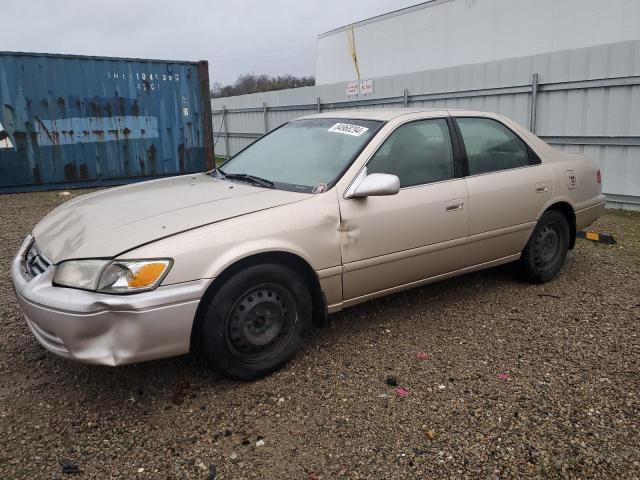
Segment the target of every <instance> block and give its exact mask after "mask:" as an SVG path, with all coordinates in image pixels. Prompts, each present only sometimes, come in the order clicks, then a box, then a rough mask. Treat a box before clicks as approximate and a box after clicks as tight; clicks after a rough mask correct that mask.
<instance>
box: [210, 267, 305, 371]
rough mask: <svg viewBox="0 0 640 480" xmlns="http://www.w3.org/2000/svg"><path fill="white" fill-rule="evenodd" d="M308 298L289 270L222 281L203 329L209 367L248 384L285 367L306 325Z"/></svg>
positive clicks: (256, 271) (258, 271)
mask: <svg viewBox="0 0 640 480" xmlns="http://www.w3.org/2000/svg"><path fill="white" fill-rule="evenodd" d="M311 320H312V302H311V294H310V292H309V289H308V288H307V286H306V284H305V282H304V280H303V278H302V277H301V276H300V275H299V274H298V273H297V272H295V271H294V270H292V269H290V268H287V267H284V266H281V265H273V264H262V265H253V266H250V267H247V268H246V269H244V270H242V271H240V272H238V273H237V274H236V275H234V276H233V277H231V278H230V279H229V280H227V281H226V282H225V283H224V285H222V287H221V288H220V289H219V290H218V292H217V293H216V294H215V296H214V298H213V299H212V301H211V303H210V305H209V308H208V311H207V313H206V317H205V320H204V325H203V329H202V348H203V353H204V355H205V356H206V358H207V360H208V362H209V364H210V365H211V367H212V368H213V369H214V370H216V371H218V372H219V373H220V374H222V375H223V376H225V377H229V378H234V379H239V380H250V379H254V378H257V377H260V376H263V375H266V374H268V373H270V372H272V371H274V370H276V369H277V368H279V367H280V366H282V365H283V364H284V363H286V362H287V361H288V360H289V359H290V358H291V357H292V356H293V355H294V354H295V353H296V352H297V351H298V350H299V349H300V347H301V346H302V341H303V338H304V336H305V335H306V333H307V332H308V330H309V328H310V326H311Z"/></svg>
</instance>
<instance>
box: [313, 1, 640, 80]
mask: <svg viewBox="0 0 640 480" xmlns="http://www.w3.org/2000/svg"><path fill="white" fill-rule="evenodd" d="M351 35H353V40H354V42H353V43H354V45H350V42H349V36H351ZM625 40H640V1H639V0H431V1H429V2H424V3H421V4H419V5H415V6H412V7H408V8H404V9H401V10H397V11H394V12H390V13H387V14H384V15H380V16H377V17H373V18H370V19H367V20H363V21H360V22H356V23H354V24H353V25H350V26H344V27H340V28H337V29H335V30H332V31H330V32H327V33H323V34H322V35H320V36H319V37H318V44H317V57H316V81H317V84H328V83H336V82H345V81H350V80H357V79H358V77H357V73H356V69H355V65H354V61H353V58H352V53H353V50H354V48H353V46H355V52H356V56H357V63H358V67H359V70H360V77H361V78H362V79H366V78H377V77H383V76H389V75H395V74H401V73H411V72H417V71H422V70H433V69H439V68H446V67H452V66H457V65H466V64H472V63H482V62H489V61H492V60H501V59H505V58H515V57H524V56H528V55H536V54H539V53H548V52H553V51H558V50H566V49H576V48H582V47H589V46H594V45H602V44H608V43H616V42H621V41H625Z"/></svg>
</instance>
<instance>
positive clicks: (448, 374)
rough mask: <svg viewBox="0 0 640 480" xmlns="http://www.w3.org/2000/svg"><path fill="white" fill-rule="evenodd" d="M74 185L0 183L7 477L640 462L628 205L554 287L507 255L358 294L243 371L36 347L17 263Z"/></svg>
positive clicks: (572, 471) (340, 474)
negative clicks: (261, 370) (287, 353)
mask: <svg viewBox="0 0 640 480" xmlns="http://www.w3.org/2000/svg"><path fill="white" fill-rule="evenodd" d="M75 195H77V193H76V192H74V196H75ZM66 198H70V197H58V196H57V195H56V193H55V192H49V193H37V194H21V195H5V196H0V225H2V229H1V231H0V242H1V244H2V245H3V249H2V252H1V259H0V260H1V262H0V319H1V324H0V378H1V379H2V380H1V383H0V478H2V479H13V478H30V479H31V478H61V477H62V478H100V479H106V478H209V479H211V478H269V479H274V478H293V479H322V478H326V479H329V478H331V479H333V478H349V479H356V478H460V477H465V478H507V477H551V478H564V477H569V478H571V477H573V478H639V477H640V463H639V462H640V436H639V434H638V431H639V430H640V400H639V395H640V374H639V365H640V363H639V362H640V339H639V331H640V329H639V327H638V321H639V320H640V288H639V287H638V285H640V216H638V215H637V214H636V215H633V214H629V213H626V214H625V213H614V212H609V213H607V214H606V215H605V216H604V217H603V218H602V219H601V220H600V221H598V223H597V224H596V225H595V226H594V229H596V230H599V231H603V232H608V233H611V234H613V235H614V236H615V237H616V239H617V241H618V244H617V245H616V246H609V245H604V244H596V243H591V242H588V241H584V240H583V241H579V242H578V245H577V248H576V249H575V250H574V251H573V252H571V253H570V254H569V257H568V260H567V264H566V265H565V268H564V270H563V272H562V274H561V276H560V277H559V278H558V279H556V280H555V281H553V282H551V283H549V284H546V285H529V284H525V283H522V282H520V281H519V280H518V279H517V276H516V275H514V273H513V270H512V268H509V267H501V268H496V269H492V270H489V271H485V272H480V273H476V274H471V275H467V276H464V277H460V278H457V279H453V280H449V281H445V282H442V283H439V284H435V285H431V286H428V287H424V288H419V289H415V290H411V291H409V292H407V293H403V294H398V295H394V296H391V297H389V298H386V299H381V300H378V301H373V302H369V303H367V304H364V305H361V306H358V307H354V308H351V309H348V310H346V311H345V312H342V313H340V314H336V315H334V316H332V317H331V322H330V324H329V325H328V326H327V327H325V328H323V329H319V330H317V331H315V332H314V333H313V334H312V335H311V338H310V339H309V341H308V342H307V345H306V347H305V349H304V350H303V351H302V352H301V353H300V354H299V355H298V356H297V357H296V358H295V359H294V361H293V362H292V363H290V364H289V365H288V366H287V367H285V368H284V369H282V370H281V371H279V372H277V373H275V374H273V375H271V376H270V377H268V378H265V379H263V380H260V381H256V382H253V383H237V382H230V381H225V380H220V379H217V378H215V377H214V376H213V375H212V374H211V373H210V372H209V370H208V369H207V367H206V365H205V364H204V363H203V362H202V361H201V360H198V359H197V358H194V357H192V356H185V357H180V358H174V359H168V360H163V361H156V362H150V363H145V364H139V365H132V366H126V367H119V368H117V369H112V368H108V367H91V366H83V365H78V364H75V363H71V362H68V361H65V360H61V359H58V358H56V357H54V356H53V355H51V354H48V353H46V352H45V350H44V349H43V348H41V347H40V346H39V345H38V344H37V342H36V340H35V339H34V338H33V337H32V336H31V335H30V333H29V331H28V329H27V326H26V325H25V323H24V321H23V319H22V317H21V314H20V311H19V309H18V304H17V302H16V301H15V298H14V293H13V290H12V287H11V283H10V279H9V262H10V260H11V258H12V256H13V255H14V253H15V251H16V249H17V248H18V246H19V244H20V242H21V240H22V239H23V237H24V236H25V235H26V234H27V233H28V232H29V229H30V227H31V226H32V225H33V224H34V223H35V222H36V221H37V220H38V219H39V218H40V217H41V216H42V215H44V214H45V213H46V212H47V211H48V210H49V209H51V208H52V207H53V206H54V205H56V204H58V203H60V202H62V201H64V200H65V199H66ZM417 352H425V353H426V358H418V356H417ZM421 356H422V355H421ZM389 377H394V378H395V379H396V380H397V384H398V386H400V387H404V388H406V389H408V392H409V394H408V396H406V397H400V396H399V395H398V394H397V393H396V392H395V391H394V388H393V387H392V386H389V385H388V384H387V380H388V379H389ZM390 380H392V379H390ZM390 383H393V381H390ZM73 471H76V472H77V473H75V474H74V473H64V472H73Z"/></svg>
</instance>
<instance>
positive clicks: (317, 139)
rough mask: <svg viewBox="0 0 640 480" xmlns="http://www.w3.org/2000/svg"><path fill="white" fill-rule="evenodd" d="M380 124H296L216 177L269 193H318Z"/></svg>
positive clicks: (246, 152)
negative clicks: (255, 183) (247, 179)
mask: <svg viewBox="0 0 640 480" xmlns="http://www.w3.org/2000/svg"><path fill="white" fill-rule="evenodd" d="M382 123H383V122H378V121H373V120H353V119H335V118H334V119H327V118H321V119H320V118H318V119H308V120H296V121H293V122H291V123H287V124H286V125H284V126H282V127H280V128H279V129H277V130H275V131H273V132H272V133H270V134H269V135H266V136H264V137H263V138H261V139H260V140H258V141H256V142H255V143H253V144H252V145H250V146H249V147H247V148H246V149H244V150H242V151H241V152H240V153H238V154H237V155H236V156H234V157H233V158H231V159H230V160H229V161H227V162H226V163H225V164H224V165H222V167H221V168H220V171H221V172H222V173H223V174H224V175H229V176H233V175H238V174H244V175H248V176H253V177H258V178H260V179H263V180H268V181H269V182H272V183H273V187H274V188H281V189H284V190H296V191H307V192H314V193H321V192H323V191H325V190H327V189H328V188H331V187H332V186H333V184H334V183H335V182H336V181H337V180H338V179H339V178H340V176H341V175H342V174H343V173H344V171H345V170H346V169H347V167H348V166H349V165H350V164H351V162H352V161H353V160H354V159H355V157H356V155H358V154H359V153H360V151H361V150H362V149H363V148H364V146H365V145H366V144H367V143H368V142H369V140H370V139H371V138H372V137H373V135H374V134H375V133H376V132H377V131H378V129H379V128H380V127H381V126H382Z"/></svg>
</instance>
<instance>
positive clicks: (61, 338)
mask: <svg viewBox="0 0 640 480" xmlns="http://www.w3.org/2000/svg"><path fill="white" fill-rule="evenodd" d="M29 246H30V241H25V242H24V243H23V245H22V247H21V248H20V251H19V252H18V254H17V256H16V257H15V258H14V260H13V263H12V265H11V278H12V280H13V285H14V287H15V290H16V295H17V297H18V302H19V303H20V306H21V307H22V311H23V312H24V315H25V318H26V320H27V324H28V325H29V328H30V329H31V331H32V332H33V335H34V336H35V337H36V339H37V340H38V341H39V342H40V343H41V344H42V345H43V346H44V347H45V348H46V349H47V350H49V351H51V352H53V353H55V354H57V355H59V356H61V357H65V358H69V359H73V360H77V361H80V362H83V363H91V364H100V365H113V366H115V365H123V364H127V363H134V362H141V361H145V360H153V359H157V358H164V357H170V356H174V355H181V354H184V353H187V352H188V351H189V347H190V341H191V328H192V326H193V320H194V318H195V314H196V309H197V308H198V303H199V302H200V298H201V297H202V295H203V294H204V292H205V290H206V288H207V286H208V284H209V282H210V281H209V280H197V281H193V282H185V283H181V284H176V285H168V286H161V287H158V288H157V289H155V290H153V291H151V292H143V293H137V294H131V295H107V294H102V293H95V292H87V291H83V290H77V289H73V288H63V287H54V286H53V285H52V280H53V270H54V269H53V267H49V268H48V269H47V270H45V271H44V272H43V273H42V274H40V275H37V276H35V277H33V278H31V279H30V278H29V277H28V276H27V275H25V273H24V264H23V262H24V256H25V253H26V251H27V249H28V247H29Z"/></svg>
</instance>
